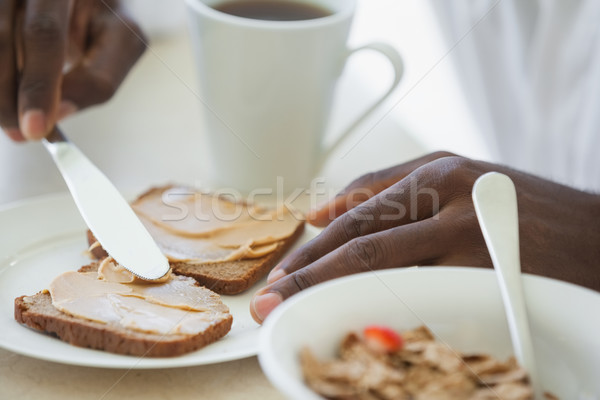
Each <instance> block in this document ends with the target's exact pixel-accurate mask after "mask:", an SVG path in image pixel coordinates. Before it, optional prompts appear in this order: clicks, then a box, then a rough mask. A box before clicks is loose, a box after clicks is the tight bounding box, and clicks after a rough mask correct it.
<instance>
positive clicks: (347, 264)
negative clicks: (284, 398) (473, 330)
mask: <svg viewBox="0 0 600 400" xmlns="http://www.w3.org/2000/svg"><path fill="white" fill-rule="evenodd" d="M451 239H452V238H451V237H449V233H448V230H447V229H445V228H444V225H443V224H442V223H440V220H436V219H433V218H430V219H427V220H424V221H421V222H419V223H415V224H410V225H404V226H399V227H396V228H392V229H388V230H386V231H382V232H377V233H374V234H371V235H367V236H362V237H359V238H356V239H354V240H351V241H350V242H348V243H346V244H344V245H343V246H340V247H339V248H337V249H336V250H334V251H332V252H331V253H329V254H327V255H325V256H323V257H321V258H320V259H318V260H317V261H315V262H313V263H311V264H310V265H308V266H306V267H304V268H302V269H299V270H297V271H295V272H294V273H292V274H290V275H287V276H285V277H283V278H281V279H279V280H278V281H276V282H274V283H272V284H270V285H269V286H267V287H266V288H264V289H262V290H260V291H259V292H258V293H257V295H256V296H255V297H254V299H253V301H252V303H251V312H252V315H253V317H254V319H256V320H257V321H259V322H262V321H263V320H264V319H265V318H266V317H267V315H268V314H269V313H270V312H271V311H272V310H273V309H274V308H275V307H276V306H277V305H278V304H279V303H281V302H282V301H283V300H285V299H287V298H288V297H290V296H292V295H293V294H295V293H297V292H299V291H301V290H303V289H306V288H307V287H310V286H313V285H316V284H318V283H321V282H324V281H327V280H330V279H334V278H339V277H341V276H346V275H350V274H355V273H360V272H367V271H374V270H377V269H384V268H394V267H404V266H411V265H417V264H420V265H423V264H430V263H432V262H433V260H434V259H435V258H436V257H439V256H442V255H443V254H445V253H447V252H448V248H449V247H450V246H451ZM432 243H436V244H441V243H443V245H436V246H431V244H432Z"/></svg>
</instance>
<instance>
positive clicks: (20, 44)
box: [0, 0, 145, 142]
mask: <svg viewBox="0 0 600 400" xmlns="http://www.w3.org/2000/svg"><path fill="white" fill-rule="evenodd" d="M140 39H143V34H142V33H141V31H140V30H139V28H138V26H137V25H136V24H135V23H134V22H133V21H132V20H131V19H130V18H129V17H128V16H127V15H126V14H125V11H124V10H123V8H122V7H121V4H120V2H119V1H115V0H51V1H48V0H21V1H19V0H0V60H2V68H1V69H0V127H2V129H3V130H4V131H5V132H6V134H7V135H8V136H9V137H10V138H11V139H13V140H14V141H17V142H22V141H25V140H27V139H29V140H38V139H41V138H43V137H45V136H46V135H47V134H48V132H49V131H50V130H51V129H52V127H53V126H54V125H55V124H56V122H57V121H58V120H60V119H62V118H64V117H65V116H67V115H69V114H72V113H73V112H75V111H77V110H80V109H83V108H86V107H89V106H91V105H94V104H99V103H102V102H105V101H106V100H108V99H109V98H110V97H111V96H112V95H113V94H114V93H115V91H116V90H117V88H118V87H119V85H120V84H121V82H122V81H123V79H124V78H125V76H126V75H127V73H128V72H129V70H130V69H131V67H132V66H133V65H134V64H135V62H136V61H137V60H138V58H139V57H140V56H141V54H142V53H143V51H144V49H145V46H144V42H143V40H140ZM67 65H68V66H69V68H68V69H67V70H66V71H65V70H64V68H65V66H67Z"/></svg>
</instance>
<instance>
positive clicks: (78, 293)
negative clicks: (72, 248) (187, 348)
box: [49, 257, 229, 335]
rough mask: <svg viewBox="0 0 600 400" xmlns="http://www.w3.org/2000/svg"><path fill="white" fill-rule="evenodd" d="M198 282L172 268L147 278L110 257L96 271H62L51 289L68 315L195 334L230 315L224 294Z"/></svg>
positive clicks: (56, 304)
mask: <svg viewBox="0 0 600 400" xmlns="http://www.w3.org/2000/svg"><path fill="white" fill-rule="evenodd" d="M195 282H196V281H195V280H194V279H192V278H187V277H183V276H177V275H171V274H170V273H169V274H167V276H166V277H163V278H161V279H160V280H158V281H144V280H142V279H138V278H136V277H134V276H133V274H131V272H129V271H126V270H125V269H124V268H122V267H121V266H119V265H117V264H115V263H114V261H113V260H112V259H111V258H110V257H108V258H106V259H105V260H104V261H103V262H102V263H101V264H100V266H99V268H98V271H97V272H76V271H68V272H65V273H63V274H62V275H59V276H58V277H56V278H55V279H54V280H53V281H52V283H51V284H50V288H49V291H50V295H51V296H52V304H53V305H54V307H56V308H57V309H59V310H60V311H62V312H64V313H67V314H69V315H73V316H76V317H80V318H85V319H89V320H92V321H96V322H100V323H106V324H109V323H116V324H119V325H121V326H122V327H124V328H127V329H132V330H135V331H140V332H148V333H156V334H163V335H169V334H184V335H195V334H198V333H200V332H202V331H204V330H206V329H207V328H208V327H210V326H211V325H213V324H216V323H217V322H220V321H221V320H223V319H227V318H229V309H228V308H227V306H226V305H224V304H223V303H222V302H221V300H220V297H219V295H217V294H215V293H213V292H212V291H210V290H208V289H206V288H203V287H200V286H197V285H196V283H195Z"/></svg>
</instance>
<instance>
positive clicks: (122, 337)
mask: <svg viewBox="0 0 600 400" xmlns="http://www.w3.org/2000/svg"><path fill="white" fill-rule="evenodd" d="M96 268H97V265H95V264H92V265H90V266H86V267H82V269H80V272H86V271H93V270H94V269H96ZM15 319H16V320H17V321H18V322H20V323H22V324H25V325H27V326H29V327H30V328H33V329H36V330H39V331H43V332H46V333H49V334H52V335H55V336H57V337H58V338H59V339H61V340H63V341H65V342H67V343H70V344H73V345H75V346H80V347H88V348H92V349H98V350H105V351H109V352H112V353H118V354H126V355H133V356H146V357H173V356H178V355H182V354H185V353H189V352H191V351H194V350H197V349H199V348H201V347H204V346H206V345H208V344H210V343H213V342H215V341H217V340H219V339H220V338H222V337H223V336H225V335H226V334H227V332H229V330H230V329H231V325H232V323H233V317H231V315H229V318H226V319H223V320H220V321H218V322H215V323H214V324H212V325H210V326H209V327H208V328H207V329H206V330H204V331H202V332H200V333H198V334H196V335H183V334H173V335H159V334H153V333H144V332H139V331H134V330H131V329H126V328H123V327H122V326H120V325H118V324H116V323H109V324H103V323H100V322H95V321H90V320H87V319H84V318H79V317H74V316H71V315H69V314H66V313H63V312H62V311H60V310H58V309H57V308H55V307H54V306H53V305H52V297H51V296H50V293H49V292H48V291H42V292H39V293H37V294H35V295H33V296H21V297H17V298H16V299H15Z"/></svg>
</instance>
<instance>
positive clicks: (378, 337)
mask: <svg viewBox="0 0 600 400" xmlns="http://www.w3.org/2000/svg"><path fill="white" fill-rule="evenodd" d="M363 336H364V338H365V342H366V344H367V346H369V347H370V348H371V349H373V350H375V351H378V352H381V353H393V352H396V351H399V350H401V349H402V345H403V344H404V342H403V340H402V336H400V335H399V334H398V332H396V331H394V330H393V329H391V328H388V327H387V326H381V325H369V326H367V327H366V328H365V329H364V331H363Z"/></svg>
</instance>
